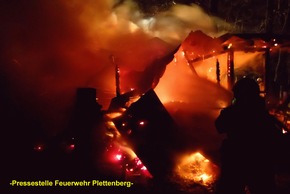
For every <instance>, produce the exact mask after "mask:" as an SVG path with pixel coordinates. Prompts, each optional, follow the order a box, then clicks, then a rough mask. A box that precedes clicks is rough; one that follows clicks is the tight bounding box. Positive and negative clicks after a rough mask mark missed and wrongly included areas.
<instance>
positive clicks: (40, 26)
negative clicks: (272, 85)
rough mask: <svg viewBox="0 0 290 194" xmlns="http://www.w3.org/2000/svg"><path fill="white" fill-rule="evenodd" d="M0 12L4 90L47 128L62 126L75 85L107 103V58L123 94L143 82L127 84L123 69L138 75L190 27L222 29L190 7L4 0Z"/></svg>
mask: <svg viewBox="0 0 290 194" xmlns="http://www.w3.org/2000/svg"><path fill="white" fill-rule="evenodd" d="M0 14H1V17H0V18H1V19H0V24H1V31H0V42H1V46H0V55H1V59H0V70H1V76H2V80H1V87H2V86H3V87H2V90H3V91H2V92H3V93H5V94H4V95H6V96H8V97H7V98H6V100H7V101H9V102H10V103H11V104H14V106H16V107H18V108H19V109H20V110H21V111H22V112H23V113H24V114H26V115H29V116H27V117H31V118H33V119H36V120H38V121H39V122H40V123H42V128H43V129H44V130H47V131H59V130H60V129H62V128H63V127H64V126H65V121H66V120H67V119H68V117H69V113H70V111H71V108H72V104H73V102H74V97H75V90H76V88H78V87H94V88H96V89H97V96H98V98H99V102H100V104H102V105H103V108H106V107H107V106H108V104H109V102H110V99H111V98H112V97H114V96H115V85H114V83H115V80H114V68H115V67H114V64H113V62H112V60H111V57H112V56H114V57H115V58H116V63H118V64H119V66H120V69H121V90H122V89H123V91H122V92H126V88H130V87H131V85H130V83H133V82H136V81H141V82H142V81H144V80H138V78H136V79H134V78H131V79H129V78H128V80H130V81H127V78H126V75H128V73H130V72H131V73H132V72H133V73H134V72H136V73H141V74H142V71H143V70H144V69H146V67H149V66H150V65H151V64H152V63H154V61H156V60H157V59H160V58H162V57H163V56H166V55H167V54H168V53H170V52H172V51H173V50H174V49H175V48H176V47H177V46H178V45H179V44H180V43H181V42H182V41H183V40H184V39H185V37H186V36H187V34H188V33H189V32H190V31H191V30H193V31H194V30H202V31H204V32H205V33H207V34H209V35H211V36H218V35H219V33H221V31H220V30H219V29H218V28H217V27H216V25H215V23H214V22H213V21H214V20H212V19H211V17H210V16H208V15H207V14H205V13H204V12H203V11H202V9H201V8H199V7H198V6H195V5H193V6H185V5H175V6H173V7H172V8H170V9H168V10H167V11H164V12H161V13H157V14H156V15H155V16H154V17H147V16H145V14H144V13H142V9H141V8H140V7H138V5H137V4H136V3H134V2H133V1H123V2H122V3H120V2H116V1H114V0H105V1H103V0H81V1H78V0H60V1H51V0H42V1H38V0H30V1H26V0H9V1H8V0H7V1H2V2H1V8H0ZM152 74H154V72H152ZM145 81H146V80H145ZM4 103H5V102H4Z"/></svg>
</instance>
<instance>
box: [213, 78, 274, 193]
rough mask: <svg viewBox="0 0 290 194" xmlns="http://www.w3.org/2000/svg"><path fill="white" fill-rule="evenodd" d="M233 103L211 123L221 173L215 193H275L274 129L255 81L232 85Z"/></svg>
mask: <svg viewBox="0 0 290 194" xmlns="http://www.w3.org/2000/svg"><path fill="white" fill-rule="evenodd" d="M232 90H233V94H234V100H233V103H232V104H231V105H230V106H228V107H226V108H225V109H223V110H221V112H220V115H219V116H218V117H217V119H216V121H215V126H216V129H217V131H218V133H220V134H226V138H225V139H224V141H223V143H222V146H221V149H220V151H221V174H220V177H219V180H218V182H217V185H216V194H233V193H234V194H245V193H246V191H245V190H246V189H248V190H249V191H250V193H251V194H265V193H269V194H270V193H271V194H274V193H275V171H274V167H275V165H274V158H275V155H274V153H275V147H276V146H275V139H276V138H277V136H278V133H279V132H278V130H277V129H276V127H275V123H274V119H273V117H272V116H271V115H270V114H269V113H268V111H267V110H266V108H265V103H264V99H263V98H262V97H261V96H260V89H259V85H258V84H257V83H256V82H255V80H253V79H250V78H242V79H240V80H239V81H237V83H236V84H235V85H234V86H233V89H232Z"/></svg>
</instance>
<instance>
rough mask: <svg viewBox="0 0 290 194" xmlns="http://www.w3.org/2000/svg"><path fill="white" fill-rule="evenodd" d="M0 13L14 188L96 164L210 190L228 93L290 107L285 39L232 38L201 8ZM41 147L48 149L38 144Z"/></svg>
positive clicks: (104, 4)
mask: <svg viewBox="0 0 290 194" xmlns="http://www.w3.org/2000/svg"><path fill="white" fill-rule="evenodd" d="M0 9H1V14H2V16H3V17H2V18H1V24H2V26H3V29H4V30H3V31H1V42H2V43H1V47H0V51H1V61H0V62H1V66H0V68H1V83H0V85H1V87H2V90H1V96H0V98H1V100H2V101H3V102H4V103H1V107H3V108H2V109H1V112H0V113H1V119H2V120H3V122H2V123H3V124H2V126H3V128H5V129H6V128H7V132H5V135H4V136H5V137H8V138H7V139H9V142H5V145H4V146H2V147H8V148H9V149H8V151H7V150H6V149H4V151H3V153H5V155H7V156H9V155H11V153H15V154H14V155H13V156H12V159H11V160H6V161H5V162H4V163H5V164H6V166H13V167H15V168H16V170H14V171H13V173H12V175H10V176H11V178H15V177H17V176H18V175H19V174H21V175H23V178H27V176H28V174H29V173H30V169H33V168H37V169H38V170H40V171H39V172H42V171H41V170H43V169H45V170H43V171H44V172H45V173H48V174H49V175H50V176H51V177H55V176H56V174H55V172H58V173H60V174H61V173H62V174H65V175H66V176H73V175H74V176H77V177H78V176H79V177H80V176H83V174H82V170H80V169H79V170H77V169H75V168H76V165H77V166H84V165H83V164H86V165H87V164H88V163H91V162H92V163H93V164H89V165H92V166H94V167H93V169H95V168H96V172H97V173H96V175H100V176H102V177H106V178H107V177H110V178H118V179H132V180H134V181H136V180H137V179H138V178H140V177H146V178H145V180H146V181H147V179H152V177H153V179H154V178H155V179H158V180H159V181H160V180H162V179H164V178H165V177H166V178H168V176H170V177H169V178H168V179H169V180H170V181H172V182H174V183H177V184H181V185H182V184H184V185H186V184H187V183H188V184H197V185H199V186H202V187H203V186H204V187H205V188H207V187H210V186H211V184H212V183H213V182H214V181H215V179H216V177H217V175H218V167H217V166H218V164H219V161H218V160H219V159H218V158H219V154H218V148H219V145H220V142H221V137H218V136H217V134H216V132H215V128H214V125H213V121H214V119H215V118H216V116H217V114H218V113H219V111H220V109H221V108H223V107H225V106H227V105H228V104H230V103H231V100H232V93H231V91H230V88H231V85H232V84H233V83H234V82H235V81H236V80H237V79H240V78H241V77H243V76H251V77H253V78H255V79H256V80H257V81H258V82H259V83H260V88H261V90H262V92H263V95H265V96H266V97H270V98H268V99H269V101H268V102H269V103H268V105H269V106H270V107H273V106H276V104H275V103H277V101H278V102H280V101H281V104H283V103H284V102H286V100H285V99H284V98H286V96H287V95H286V93H287V91H288V89H286V86H288V85H287V84H288V83H289V77H288V75H289V73H286V74H287V75H286V76H285V75H284V73H285V72H289V43H288V39H287V37H286V38H285V37H283V36H277V37H276V36H274V35H273V36H272V35H271V36H270V35H269V36H268V35H267V36H266V35H265V36H264V35H261V34H259V36H258V34H256V35H257V36H254V35H249V34H248V35H247V34H225V31H226V30H227V29H228V28H227V27H229V26H231V25H230V24H228V23H219V24H217V23H216V22H217V20H216V18H215V19H213V17H211V16H209V15H208V14H205V13H204V11H203V10H202V9H201V8H200V7H199V6H197V5H192V6H186V5H175V4H174V6H172V8H170V9H167V10H166V11H164V12H160V13H155V15H154V16H152V15H145V14H144V13H142V12H141V11H140V9H139V8H138V6H136V4H135V3H134V2H133V1H118V3H115V1H85V2H84V1H71V2H70V1H58V2H53V1H45V0H44V1H41V2H39V1H31V2H30V3H27V2H26V1H21V0H20V1H13V0H12V1H9V2H8V1H7V2H6V3H3V6H1V8H0ZM192 18H194V20H193V19H192ZM219 22H220V21H219ZM168 24H170V25H168ZM220 25H221V26H222V27H221V26H220ZM230 29H231V28H230ZM276 83H279V84H278V85H279V86H277V85H276ZM78 88H87V89H80V90H78V92H76V91H77V89H78ZM79 92H80V93H79ZM83 92H84V93H83ZM276 94H278V98H276ZM96 96H97V97H98V99H97V101H96V99H95V97H96ZM277 99H278V100H277ZM79 101H81V103H79ZM9 105H11V106H9ZM99 105H101V106H99ZM74 108H75V109H74ZM101 108H102V109H103V110H100V109H101ZM284 108H285V107H284ZM74 110H75V111H76V113H75V112H74ZM283 111H284V112H283V114H281V115H283V121H285V122H286V123H287V122H288V121H287V119H285V118H286V116H287V115H286V114H284V113H285V111H286V110H283ZM97 113H99V114H100V115H102V116H103V117H102V119H100V118H99V117H98V119H97V118H96V115H95V114H97ZM97 115H98V114H97ZM100 115H99V116H100ZM288 116H289V115H288ZM281 117H282V116H281ZM16 121H18V122H16ZM24 126H25V127H24ZM24 128H25V129H24ZM72 129H73V130H72ZM86 129H89V130H87V131H86ZM66 130H67V131H70V132H71V133H68V134H67V133H66V132H67V131H66ZM40 131H41V132H40ZM85 131H86V132H89V133H90V135H88V134H85ZM285 132H286V130H285ZM39 133H42V134H39ZM15 134H19V135H18V136H16V137H15ZM60 134H65V135H64V138H62V137H63V136H62V137H61V138H59V136H61V135H60ZM38 136H45V137H46V138H44V140H43V139H41V141H39V143H38V141H36V140H35V139H37V140H38ZM58 138H59V139H61V140H59V139H58ZM51 139H53V140H51ZM88 139H90V140H88ZM50 140H51V141H50ZM87 140H88V141H87ZM89 141H91V142H92V144H91V145H92V147H88V145H86V142H89ZM35 142H36V144H35ZM47 142H51V143H47ZM60 142H61V143H60ZM7 145H8V146H7ZM53 146H54V148H52V147H53ZM27 150H29V151H27ZM30 150H34V151H35V152H37V154H38V155H37V157H35V158H34V154H32V153H31V152H30ZM48 150H50V151H49V152H50V153H49V154H46V153H47V152H46V151H48ZM59 150H62V151H64V152H65V153H66V154H65V155H62V154H63V152H62V151H61V152H59ZM80 150H83V151H80ZM88 150H91V151H88ZM55 153H57V154H55ZM72 153H73V154H72ZM26 154H27V155H29V156H31V155H32V156H33V157H32V158H33V159H32V160H28V159H26V158H27V156H26ZM91 154H93V156H91ZM38 156H41V157H40V158H41V159H39V158H38ZM42 156H43V157H42ZM72 158H78V160H77V163H75V162H72ZM84 158H86V159H84ZM88 158H94V159H92V160H91V159H88ZM34 159H35V160H34ZM21 160H24V161H23V163H24V164H23V165H26V166H30V168H28V169H22V168H21V166H19V163H18V161H21ZM11 161H12V162H11ZM68 163H69V164H68ZM43 164H46V165H47V166H49V167H47V168H42V167H43ZM89 165H88V166H89ZM57 166H60V167H59V168H58V167H57ZM60 169H61V171H60ZM72 169H73V170H72ZM90 170H91V168H87V169H85V171H86V172H88V171H90ZM72 171H76V173H77V174H78V173H80V174H79V175H76V174H74V172H72ZM94 172H95V171H91V172H90V173H91V174H90V176H94ZM45 173H44V174H45ZM19 176H20V175H19ZM30 176H33V177H37V176H38V173H35V174H33V175H30ZM29 178H31V177H29ZM140 179H142V178H140ZM142 181H143V179H142V180H141V182H142ZM146 181H145V182H146ZM136 182H137V181H136ZM185 183H186V184H185Z"/></svg>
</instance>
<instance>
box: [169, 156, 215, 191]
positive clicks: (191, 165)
mask: <svg viewBox="0 0 290 194" xmlns="http://www.w3.org/2000/svg"><path fill="white" fill-rule="evenodd" d="M178 161H179V162H178V164H177V166H176V169H175V172H176V175H177V177H178V178H180V179H181V180H183V181H187V182H195V183H199V184H201V185H204V186H209V185H211V184H213V183H214V182H215V181H216V178H217V176H218V173H219V172H218V168H217V166H216V165H215V164H213V163H212V162H211V161H209V160H208V159H207V158H205V157H204V156H203V155H202V154H200V153H199V152H194V153H192V154H190V155H185V156H182V157H180V158H179V160H178Z"/></svg>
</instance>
